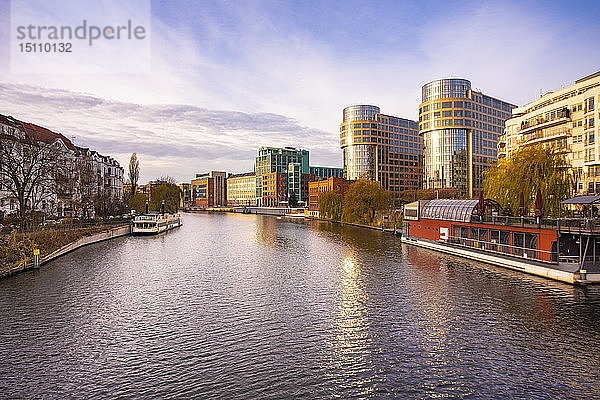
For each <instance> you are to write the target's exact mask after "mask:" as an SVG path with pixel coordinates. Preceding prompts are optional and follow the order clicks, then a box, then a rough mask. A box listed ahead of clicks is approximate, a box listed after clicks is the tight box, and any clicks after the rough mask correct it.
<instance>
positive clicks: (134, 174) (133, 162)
mask: <svg viewBox="0 0 600 400" xmlns="http://www.w3.org/2000/svg"><path fill="white" fill-rule="evenodd" d="M139 179H140V162H139V160H138V158H137V153H133V154H131V158H130V159H129V183H131V195H132V196H133V195H135V194H136V193H137V186H138V180H139Z"/></svg>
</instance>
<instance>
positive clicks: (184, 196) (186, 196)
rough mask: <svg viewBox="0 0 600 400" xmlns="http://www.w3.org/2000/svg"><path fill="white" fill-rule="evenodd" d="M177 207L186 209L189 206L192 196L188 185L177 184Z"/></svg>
mask: <svg viewBox="0 0 600 400" xmlns="http://www.w3.org/2000/svg"><path fill="white" fill-rule="evenodd" d="M179 194H180V197H179V207H180V208H183V209H186V208H188V207H189V206H190V199H191V196H192V189H191V185H190V184H189V183H180V184H179Z"/></svg>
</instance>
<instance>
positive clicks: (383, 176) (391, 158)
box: [340, 105, 423, 198]
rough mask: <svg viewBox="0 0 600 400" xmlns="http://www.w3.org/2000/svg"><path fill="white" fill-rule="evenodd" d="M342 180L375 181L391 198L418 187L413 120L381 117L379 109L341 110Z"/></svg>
mask: <svg viewBox="0 0 600 400" xmlns="http://www.w3.org/2000/svg"><path fill="white" fill-rule="evenodd" d="M340 146H341V148H342V150H343V156H344V177H345V178H346V179H349V180H354V179H361V178H362V179H369V180H372V181H378V182H379V183H381V186H383V187H384V188H385V189H387V190H389V191H391V192H392V195H393V196H394V198H398V197H399V193H400V192H401V191H403V190H416V189H420V188H421V186H422V175H423V161H422V154H423V151H422V149H423V142H422V139H421V137H420V136H419V134H418V125H417V123H416V122H415V121H411V120H408V119H405V118H400V117H395V116H392V115H386V114H381V112H380V109H379V107H377V106H372V105H355V106H349V107H346V108H344V113H343V120H342V123H341V125H340Z"/></svg>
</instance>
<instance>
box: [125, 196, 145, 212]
mask: <svg viewBox="0 0 600 400" xmlns="http://www.w3.org/2000/svg"><path fill="white" fill-rule="evenodd" d="M146 201H148V197H146V195H145V194H143V193H136V194H134V195H133V196H131V197H130V198H129V202H128V203H127V205H128V207H129V209H130V210H135V212H136V213H137V214H144V213H145V212H146Z"/></svg>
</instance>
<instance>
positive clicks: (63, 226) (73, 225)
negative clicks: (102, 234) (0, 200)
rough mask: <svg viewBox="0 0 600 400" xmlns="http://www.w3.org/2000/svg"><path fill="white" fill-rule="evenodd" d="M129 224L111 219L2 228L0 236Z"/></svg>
mask: <svg viewBox="0 0 600 400" xmlns="http://www.w3.org/2000/svg"><path fill="white" fill-rule="evenodd" d="M130 223H131V220H129V219H113V220H106V221H102V222H97V221H74V222H69V223H54V224H44V225H37V226H33V227H27V228H24V229H21V228H19V227H16V226H4V227H2V228H1V229H0V234H9V233H11V232H12V231H13V230H14V231H16V232H18V233H35V232H40V231H48V230H53V231H56V232H64V231H70V230H74V229H85V228H90V227H93V226H97V227H110V226H120V225H129V224H130Z"/></svg>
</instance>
